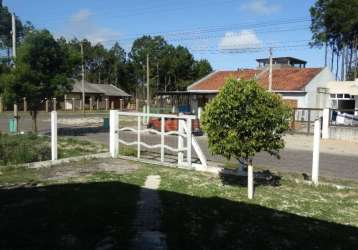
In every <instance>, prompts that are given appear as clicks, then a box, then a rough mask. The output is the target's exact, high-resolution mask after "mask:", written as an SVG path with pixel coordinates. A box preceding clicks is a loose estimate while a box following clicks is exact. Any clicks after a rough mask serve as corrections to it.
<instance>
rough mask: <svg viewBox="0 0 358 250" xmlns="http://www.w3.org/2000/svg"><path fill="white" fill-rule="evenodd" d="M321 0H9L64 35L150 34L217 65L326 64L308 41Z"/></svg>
mask: <svg viewBox="0 0 358 250" xmlns="http://www.w3.org/2000/svg"><path fill="white" fill-rule="evenodd" d="M314 2H315V0H181V1H179V0H152V1H148V0H131V1H126V0H122V1H118V0H76V1H74V0H61V1H49V0H31V1H30V0H4V1H3V3H4V5H6V6H8V7H9V9H10V10H11V11H12V12H15V13H16V15H17V16H18V17H19V18H20V19H21V20H22V21H31V22H32V23H33V24H34V25H35V27H36V28H41V29H42V28H46V29H48V30H50V31H51V32H52V33H53V34H54V35H55V36H56V37H60V36H64V37H66V38H68V39H70V38H73V37H77V38H79V39H83V38H87V39H89V40H90V41H92V42H94V43H97V42H101V43H103V44H104V45H105V46H106V47H108V48H109V47H111V46H112V45H113V43H114V42H115V41H118V42H119V44H120V45H121V46H122V47H123V48H124V49H125V50H126V51H129V50H130V48H131V44H132V42H133V40H134V39H135V38H137V37H139V36H142V35H144V34H146V35H163V36H164V37H165V38H166V40H167V41H168V42H169V43H171V44H174V45H179V44H180V45H183V46H185V47H187V48H188V49H189V50H190V51H191V52H192V53H193V55H194V57H195V59H203V58H205V59H208V60H209V61H210V63H211V64H212V66H213V68H214V69H216V70H225V69H227V70H233V69H238V68H253V67H256V66H257V63H256V59H257V58H265V57H268V54H269V52H268V51H269V48H270V47H272V48H273V56H292V57H297V58H300V59H303V60H305V61H307V62H308V64H307V67H322V66H323V63H324V50H323V49H316V48H315V49H312V48H310V47H309V46H308V43H309V40H310V39H311V36H312V34H311V32H310V29H309V26H310V15H309V8H310V7H311V6H312V5H313V4H314Z"/></svg>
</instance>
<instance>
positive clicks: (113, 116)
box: [109, 110, 119, 158]
mask: <svg viewBox="0 0 358 250" xmlns="http://www.w3.org/2000/svg"><path fill="white" fill-rule="evenodd" d="M118 122H119V117H118V111H117V110H110V111H109V152H110V153H111V156H112V158H116V157H117V156H118V152H119V150H118V149H119V141H118Z"/></svg>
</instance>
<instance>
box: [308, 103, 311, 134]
mask: <svg viewBox="0 0 358 250" xmlns="http://www.w3.org/2000/svg"><path fill="white" fill-rule="evenodd" d="M310 133H311V110H310V109H309V110H308V115H307V135H309V134H310Z"/></svg>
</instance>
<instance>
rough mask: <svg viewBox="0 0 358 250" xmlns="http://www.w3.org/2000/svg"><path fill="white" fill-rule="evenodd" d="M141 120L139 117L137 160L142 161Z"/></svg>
mask: <svg viewBox="0 0 358 250" xmlns="http://www.w3.org/2000/svg"><path fill="white" fill-rule="evenodd" d="M141 122H142V121H141V118H140V116H138V122H137V123H138V124H137V142H138V143H137V158H138V159H140V133H141Z"/></svg>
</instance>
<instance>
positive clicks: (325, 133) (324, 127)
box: [322, 108, 329, 139]
mask: <svg viewBox="0 0 358 250" xmlns="http://www.w3.org/2000/svg"><path fill="white" fill-rule="evenodd" d="M322 139H329V109H328V108H325V109H324V110H323V121H322Z"/></svg>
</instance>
